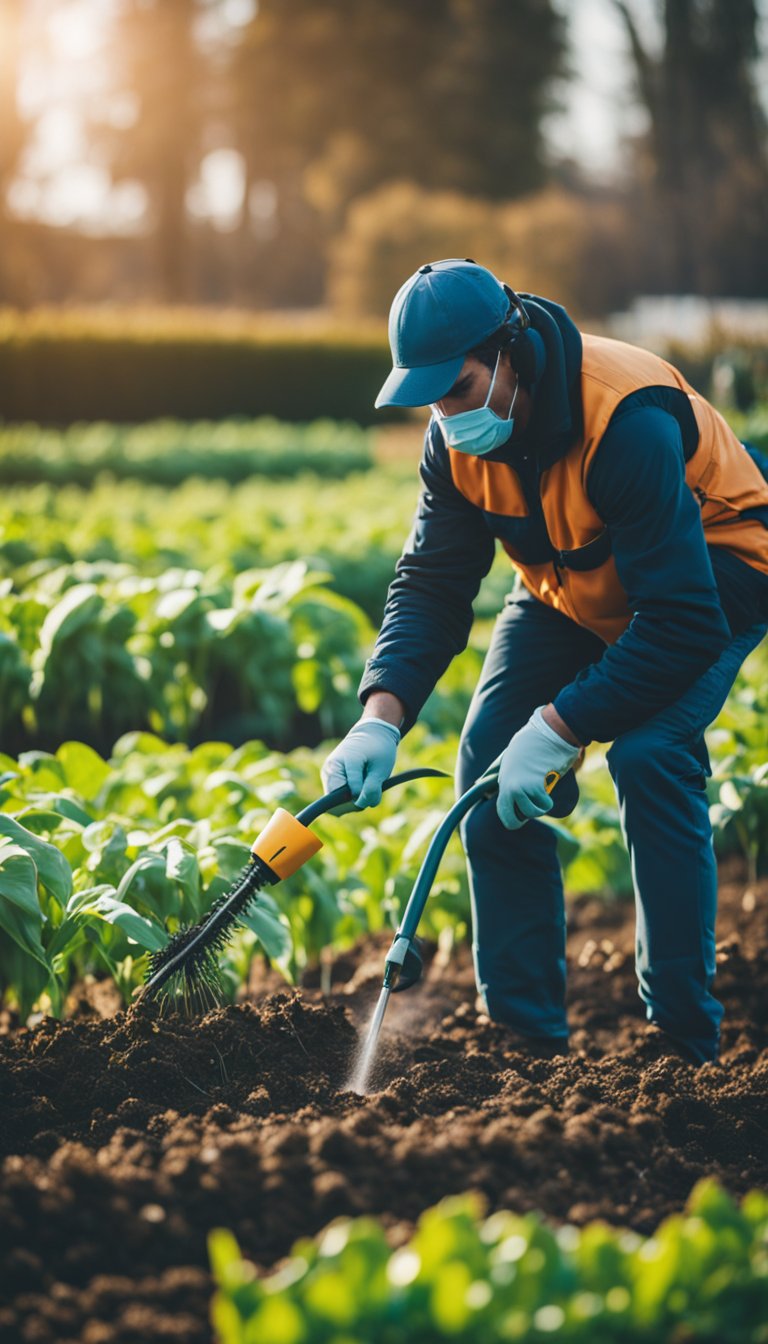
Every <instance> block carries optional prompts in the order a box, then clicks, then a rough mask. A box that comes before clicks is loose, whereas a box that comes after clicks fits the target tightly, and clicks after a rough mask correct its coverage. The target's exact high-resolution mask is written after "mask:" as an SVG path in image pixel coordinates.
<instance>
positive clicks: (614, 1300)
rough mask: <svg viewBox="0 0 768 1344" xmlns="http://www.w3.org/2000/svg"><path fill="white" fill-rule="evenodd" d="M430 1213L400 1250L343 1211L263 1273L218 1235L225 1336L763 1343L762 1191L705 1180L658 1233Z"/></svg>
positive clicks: (470, 1207) (469, 1202)
mask: <svg viewBox="0 0 768 1344" xmlns="http://www.w3.org/2000/svg"><path fill="white" fill-rule="evenodd" d="M483 1212H484V1211H483V1204H482V1201H481V1200H480V1198H479V1197H478V1196H473V1195H460V1196H452V1197H450V1198H447V1199H444V1200H442V1201H441V1203H440V1204H438V1205H436V1206H435V1207H433V1208H431V1209H427V1210H426V1212H425V1213H423V1214H422V1216H421V1218H420V1219H419V1223H418V1226H417V1229H416V1231H415V1233H414V1235H413V1236H412V1238H411V1239H410V1241H409V1242H407V1243H406V1244H405V1245H404V1246H401V1247H399V1248H398V1249H397V1250H394V1251H393V1250H392V1249H391V1248H390V1246H389V1244H388V1242H387V1238H386V1236H385V1233H384V1230H383V1228H382V1226H381V1224H380V1223H379V1222H378V1221H377V1220H376V1219H374V1218H371V1217H364V1218H356V1219H337V1220H336V1221H335V1222H333V1223H331V1224H330V1225H329V1227H327V1228H326V1229H325V1231H324V1232H323V1233H321V1234H320V1236H318V1237H317V1238H314V1239H311V1238H308V1237H306V1238H302V1239H301V1240H299V1241H298V1242H296V1244H295V1245H294V1247H293V1251H292V1253H291V1256H290V1257H289V1258H288V1259H287V1260H286V1262H285V1263H284V1265H283V1266H282V1267H281V1268H280V1269H279V1270H278V1271H277V1272H276V1273H273V1274H271V1275H269V1276H268V1277H265V1278H259V1277H258V1276H257V1273H256V1269H255V1267H254V1266H253V1265H252V1264H250V1263H249V1262H248V1261H247V1260H245V1259H243V1257H242V1255H241V1253H240V1250H239V1247H238V1245H237V1242H236V1241H235V1239H234V1237H233V1236H232V1234H231V1233H230V1232H227V1231H225V1230H223V1229H218V1230H216V1231H214V1232H212V1233H211V1235H210V1238H209V1246H210V1255H211V1264H212V1268H213V1272H214V1277H215V1280H216V1283H217V1292H216V1295H215V1297H214V1301H213V1309H212V1319H213V1323H214V1328H215V1330H216V1337H217V1339H219V1340H220V1341H221V1344H249V1341H251V1340H261V1339H263V1340H272V1341H275V1342H277V1341H280V1344H341V1341H342V1340H344V1341H345V1342H346V1341H349V1344H358V1342H360V1344H362V1341H363V1340H364V1341H365V1344H391V1342H392V1341H394V1340H397V1341H398V1344H437V1341H444V1340H458V1339H460V1340H461V1341H462V1344H502V1342H504V1344H509V1342H510V1341H514V1340H519V1341H525V1344H540V1342H541V1341H545V1340H557V1341H561V1342H565V1341H568V1344H576V1342H577V1341H578V1342H579V1344H618V1341H621V1344H649V1341H654V1340H658V1341H661V1340H673V1339H674V1340H680V1341H682V1340H696V1341H700V1342H701V1344H704V1341H707V1340H709V1341H711V1344H724V1342H725V1341H727V1344H759V1341H764V1340H765V1339H766V1324H765V1323H766V1321H768V1195H766V1194H765V1193H764V1192H763V1191H760V1190H752V1191H750V1192H749V1193H748V1194H747V1195H745V1196H744V1198H743V1199H742V1200H741V1203H740V1205H737V1204H736V1203H735V1202H734V1201H733V1200H732V1199H731V1197H730V1196H729V1195H728V1194H727V1192H726V1191H725V1190H724V1189H723V1188H722V1187H721V1186H720V1185H719V1184H718V1183H717V1181H715V1180H714V1179H712V1178H711V1177H707V1178H704V1179H702V1180H700V1181H699V1182H698V1183H697V1184H696V1185H695V1186H694V1188H693V1190H692V1191H691V1193H690V1195H689V1197H688V1200H687V1203H686V1206H685V1209H684V1210H683V1212H682V1213H678V1214H673V1215H671V1216H670V1217H668V1218H666V1219H665V1220H664V1221H663V1222H662V1223H661V1224H660V1225H659V1227H658V1228H657V1230H656V1232H655V1233H654V1235H653V1236H651V1237H641V1236H640V1235H639V1234H637V1233H635V1232H632V1231H629V1230H626V1229H620V1228H613V1227H611V1226H610V1225H609V1224H607V1223H605V1222H601V1221H596V1222H592V1223H590V1224H588V1225H587V1226H585V1227H576V1226H574V1225H572V1224H566V1225H565V1226H563V1227H560V1228H552V1227H550V1226H549V1225H548V1224H546V1223H545V1222H544V1221H543V1220H542V1218H541V1217H540V1215H539V1214H537V1213H528V1214H525V1215H524V1216H521V1215H518V1214H515V1213H512V1212H508V1211H500V1212H497V1213H493V1214H491V1215H490V1216H489V1217H484V1216H483Z"/></svg>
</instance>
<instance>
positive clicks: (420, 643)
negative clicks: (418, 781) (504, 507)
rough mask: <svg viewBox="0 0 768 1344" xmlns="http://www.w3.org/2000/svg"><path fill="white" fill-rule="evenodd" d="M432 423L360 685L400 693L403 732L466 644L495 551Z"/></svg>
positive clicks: (364, 691) (362, 693) (366, 690)
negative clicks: (411, 512) (407, 526)
mask: <svg viewBox="0 0 768 1344" xmlns="http://www.w3.org/2000/svg"><path fill="white" fill-rule="evenodd" d="M430 430H433V427H432V426H431V425H430V427H429V428H428V430H427V433H426V435H425V441H424V452H423V455H422V460H421V465H420V467H419V475H420V477H421V482H422V485H421V492H420V495H419V502H418V506H417V509H416V514H415V516H414V520H413V526H412V528H411V532H410V534H409V536H408V538H407V540H406V542H405V546H404V548H403V553H402V555H401V556H400V559H399V560H398V561H397V564H396V566H395V577H394V579H393V581H392V583H391V584H390V586H389V591H388V593H387V601H386V604H385V607H384V615H383V618H382V624H381V629H380V631H379V634H378V637H377V639H376V644H375V647H374V649H373V653H372V654H371V657H370V658H369V659H368V662H367V663H366V665H365V670H364V673H363V678H362V681H361V682H360V686H359V688H358V696H359V698H360V700H361V701H362V703H363V704H365V701H366V699H367V697H368V696H369V695H370V693H371V691H374V690H382V691H390V692H391V693H392V694H393V695H396V696H398V697H399V698H400V699H401V700H402V701H403V704H404V705H405V721H404V723H403V725H402V730H401V731H402V733H403V734H405V733H407V732H408V730H409V729H410V728H412V727H413V725H414V723H415V721H416V719H417V718H418V715H419V713H420V712H421V709H422V706H423V705H424V702H425V701H426V700H427V698H428V696H429V695H430V694H431V692H432V691H433V690H434V687H435V685H436V683H437V682H438V681H439V679H440V677H441V676H442V675H443V673H444V672H445V670H446V668H447V667H448V664H449V663H450V661H451V659H452V658H453V657H454V656H455V654H457V653H461V651H462V650H463V649H464V648H466V645H467V640H468V639H469V633H470V630H471V628H472V620H473V612H472V603H473V602H474V600H475V598H476V596H477V593H478V590H479V588H480V584H481V583H482V581H483V579H484V578H485V576H486V574H487V573H488V571H489V569H490V568H491V565H492V564H493V557H494V553H495V541H494V539H493V537H492V535H491V533H490V532H489V530H488V528H487V526H486V524H485V521H484V518H483V514H482V510H480V509H478V508H477V507H476V506H475V505H474V504H472V503H470V501H469V500H468V499H466V498H465V497H464V495H462V494H461V492H460V491H459V490H458V489H457V488H456V486H455V485H454V483H453V480H452V478H451V471H450V464H449V462H448V459H447V450H446V449H445V448H444V447H443V446H442V440H441V439H440V432H439V430H433V434H431V433H430ZM433 435H434V437H433ZM438 439H440V442H439V443H438V442H437V440H438Z"/></svg>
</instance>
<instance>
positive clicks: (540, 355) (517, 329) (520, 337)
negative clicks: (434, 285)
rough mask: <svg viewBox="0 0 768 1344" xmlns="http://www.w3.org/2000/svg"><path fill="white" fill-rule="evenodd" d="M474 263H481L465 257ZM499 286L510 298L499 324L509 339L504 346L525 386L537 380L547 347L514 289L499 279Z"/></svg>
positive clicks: (542, 366) (545, 360)
mask: <svg viewBox="0 0 768 1344" xmlns="http://www.w3.org/2000/svg"><path fill="white" fill-rule="evenodd" d="M464 260H465V261H468V262H470V263H471V264H472V265H473V266H478V265H479V264H480V263H479V262H477V261H475V259H474V257H465V258H464ZM501 286H502V289H503V290H504V293H505V294H506V296H507V298H508V299H509V310H508V312H507V316H506V318H505V319H504V322H503V323H502V326H504V327H509V329H510V338H509V341H508V342H506V344H505V345H504V346H503V349H505V350H508V351H509V356H510V360H511V363H512V367H513V368H514V369H515V370H516V371H517V373H519V375H520V377H521V379H522V381H523V383H525V384H526V386H527V387H529V388H530V387H533V386H534V385H535V384H536V383H538V381H539V379H540V377H541V375H542V373H543V372H544V369H545V367H546V363H547V355H546V348H545V346H544V341H543V339H542V337H541V335H540V333H539V332H538V331H537V330H536V328H535V327H534V326H533V325H532V323H531V319H530V317H529V315H528V312H527V310H526V307H525V304H524V303H523V301H522V299H521V298H520V295H519V294H516V293H515V291H514V289H511V288H510V286H509V285H507V284H505V283H504V281H503V280H502V281H501Z"/></svg>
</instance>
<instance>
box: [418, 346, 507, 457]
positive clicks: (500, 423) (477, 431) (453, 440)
mask: <svg viewBox="0 0 768 1344" xmlns="http://www.w3.org/2000/svg"><path fill="white" fill-rule="evenodd" d="M500 357H501V351H499V353H498V355H497V356H496V364H495V366H494V370H493V377H492V379H491V386H490V387H489V388H488V396H487V397H486V399H485V401H484V402H483V405H482V406H477V407H475V409H474V410H473V411H459V413H458V415H443V414H442V413H441V412H440V411H438V410H437V408H436V406H435V405H434V404H432V403H430V410H431V411H432V414H433V415H434V417H435V419H436V420H437V422H438V424H439V425H440V429H441V430H442V434H443V438H444V439H445V442H446V443H447V445H448V447H449V448H458V449H459V451H460V452H462V453H471V454H472V455H473V456H479V455H480V454H482V453H490V452H492V451H493V449H494V448H500V447H501V445H502V443H506V441H507V439H508V438H509V436H510V434H511V433H512V430H513V429H514V425H515V421H514V419H513V417H512V407H513V406H514V404H515V398H516V397H517V389H518V387H519V386H520V379H519V378H518V380H517V382H516V383H515V390H514V392H513V394H512V401H511V402H510V405H509V411H508V413H507V417H506V419H505V420H502V418H501V416H499V415H497V414H496V412H495V411H492V410H491V408H490V406H489V405H488V402H489V401H490V400H491V395H492V393H493V385H494V383H495V382H496V370H497V369H498V367H499V359H500Z"/></svg>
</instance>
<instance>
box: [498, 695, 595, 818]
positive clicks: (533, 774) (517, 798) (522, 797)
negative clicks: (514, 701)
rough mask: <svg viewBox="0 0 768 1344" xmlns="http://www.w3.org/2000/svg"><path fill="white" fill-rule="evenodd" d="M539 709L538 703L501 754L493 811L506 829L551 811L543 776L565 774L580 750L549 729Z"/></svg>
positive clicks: (550, 802) (549, 798) (552, 729)
mask: <svg viewBox="0 0 768 1344" xmlns="http://www.w3.org/2000/svg"><path fill="white" fill-rule="evenodd" d="M541 710H542V706H541V705H539V707H538V709H535V710H534V711H533V713H532V715H531V717H530V719H529V720H528V722H527V723H526V724H524V726H523V727H522V728H521V729H520V730H519V732H517V733H515V735H514V737H513V738H512V740H511V742H510V743H509V746H508V747H507V748H506V749H505V750H504V751H503V752H502V754H501V757H500V765H499V792H498V796H497V798H496V811H497V813H498V815H499V819H500V821H501V822H502V824H503V825H504V826H506V828H507V830H508V831H516V830H517V829H518V827H520V826H523V825H524V824H525V822H526V821H530V820H531V818H532V817H541V816H543V815H544V813H545V812H550V811H551V810H552V799H551V797H550V796H549V794H548V793H547V789H546V783H545V780H546V776H547V774H548V773H549V772H550V770H557V772H558V774H560V775H563V774H565V772H566V770H570V768H571V766H572V765H573V764H574V762H575V761H576V760H577V758H578V755H579V752H580V750H581V748H580V747H575V746H573V744H572V743H571V742H566V740H565V738H564V737H561V736H560V734H559V733H557V732H555V730H554V728H550V726H549V724H548V723H545V721H544V719H543V717H542V713H541Z"/></svg>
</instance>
